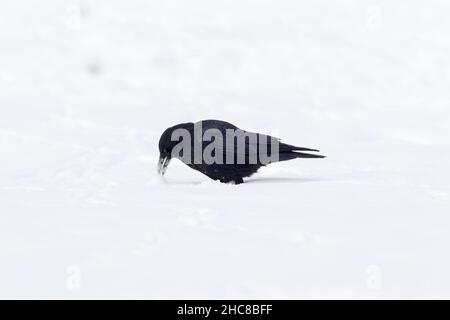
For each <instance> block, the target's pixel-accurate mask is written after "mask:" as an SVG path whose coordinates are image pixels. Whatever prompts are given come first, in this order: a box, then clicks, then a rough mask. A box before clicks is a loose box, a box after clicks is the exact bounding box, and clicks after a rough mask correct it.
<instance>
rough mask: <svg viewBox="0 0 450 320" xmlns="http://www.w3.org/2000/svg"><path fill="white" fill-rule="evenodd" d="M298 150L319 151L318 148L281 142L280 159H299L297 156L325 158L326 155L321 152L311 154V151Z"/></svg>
mask: <svg viewBox="0 0 450 320" xmlns="http://www.w3.org/2000/svg"><path fill="white" fill-rule="evenodd" d="M298 151H311V152H319V150H317V149H309V148H302V147H296V146H291V145H289V144H284V143H281V144H280V150H279V161H286V160H292V159H297V158H310V159H313V158H315V159H319V158H325V156H322V155H320V154H311V153H305V152H298Z"/></svg>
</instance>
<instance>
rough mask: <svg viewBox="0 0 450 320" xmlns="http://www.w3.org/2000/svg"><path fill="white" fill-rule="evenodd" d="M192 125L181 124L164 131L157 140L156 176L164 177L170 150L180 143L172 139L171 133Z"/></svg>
mask: <svg viewBox="0 0 450 320" xmlns="http://www.w3.org/2000/svg"><path fill="white" fill-rule="evenodd" d="M192 126H193V124H192V123H183V124H179V125H176V126H173V127H170V128H168V129H166V130H165V131H164V132H163V134H162V135H161V138H160V139H159V161H158V174H160V175H164V174H165V173H166V171H167V167H168V166H169V163H170V160H171V159H172V150H173V148H174V147H175V146H176V145H177V144H178V143H179V142H180V141H179V140H177V139H175V140H173V139H172V133H173V132H174V131H175V130H177V129H189V128H190V127H192Z"/></svg>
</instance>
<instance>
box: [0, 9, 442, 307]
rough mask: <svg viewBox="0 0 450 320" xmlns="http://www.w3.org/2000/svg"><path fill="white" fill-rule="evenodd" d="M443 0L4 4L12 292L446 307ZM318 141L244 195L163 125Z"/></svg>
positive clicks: (7, 273) (1, 262)
mask: <svg viewBox="0 0 450 320" xmlns="http://www.w3.org/2000/svg"><path fill="white" fill-rule="evenodd" d="M449 12H450V3H449V2H448V1H447V0H442V1H438V0H429V1H419V0H416V1H407V0H403V1H387V0H386V1H377V0H372V1H361V0H345V1H344V0H342V1H333V0H320V1H296V0H295V1H294V0H292V1H280V0H278V1H263V0H252V1H249V0H239V1H225V0H224V1H217V0H203V1H199V0H195V1H183V0H177V1H173V0H167V1H166V0H165V1H156V0H150V1H149V0H129V1H120V0H114V1H112V0H96V1H87V0H84V1H81V0H80V1H79V0H73V1H57V0H41V1H39V2H37V1H32V0H20V1H6V0H4V1H1V3H0V108H1V109H0V110H1V113H0V297H1V298H161V299H162V298H192V299H195V298H210V299H215V298H276V299H278V298H288V299H291V298H450V254H449V245H450V216H449V214H450V199H449V193H450V187H449V185H450V184H449V180H450V168H449V160H450V128H449V119H450V90H449V89H450V58H449V57H450V36H449V31H450V21H449V20H448V14H449ZM211 118H212V119H222V120H226V121H229V122H232V123H234V124H236V125H237V126H239V127H241V128H243V129H247V130H255V131H260V132H264V133H269V134H274V135H276V136H279V137H281V138H283V141H285V142H287V143H292V144H297V145H301V146H306V147H315V148H319V149H320V150H321V151H322V153H323V154H325V155H327V156H328V157H327V158H326V159H324V160H297V161H290V162H285V163H282V164H275V165H271V166H270V167H267V168H264V169H263V170H261V171H260V173H258V174H256V175H255V176H253V177H252V178H250V179H248V183H246V184H243V185H239V186H233V185H224V184H220V183H216V182H213V181H210V180H208V178H206V177H205V176H203V175H201V174H199V173H197V172H195V171H192V170H190V169H189V168H188V167H186V166H184V165H183V164H181V163H180V162H174V163H172V164H171V166H170V167H169V170H168V173H167V178H166V181H165V182H164V181H162V180H161V179H160V178H159V177H158V176H157V174H156V162H157V159H158V156H159V154H158V150H157V142H158V140H159V136H160V134H161V133H162V132H163V130H164V129H166V128H167V127H169V126H171V125H173V124H176V123H180V122H187V121H197V120H202V119H211Z"/></svg>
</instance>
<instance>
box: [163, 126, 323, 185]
mask: <svg viewBox="0 0 450 320" xmlns="http://www.w3.org/2000/svg"><path fill="white" fill-rule="evenodd" d="M200 129H201V130H200ZM208 131H209V133H210V134H209V136H210V137H209V139H208V138H206V135H207V132H208ZM227 132H234V134H235V135H234V136H228V135H227ZM180 133H181V134H184V135H183V138H182V137H181V134H180ZM205 133H206V134H205ZM211 136H212V137H211ZM250 137H253V140H252V139H251V138H250ZM227 138H228V139H227ZM231 138H232V139H233V140H231ZM240 138H242V139H243V140H240V141H244V142H243V143H242V144H241V145H239V142H238V141H239V139H240ZM185 139H186V140H188V141H183V140H185ZM182 142H184V149H183V148H181V143H182ZM227 142H228V143H230V142H234V143H233V144H232V145H231V146H230V145H229V144H227ZM274 143H277V145H278V150H277V149H276V147H274ZM208 145H210V147H209V148H208ZM212 146H215V148H212ZM239 146H242V147H239ZM196 147H197V149H196ZM211 149H214V150H211ZM208 150H210V151H211V153H210V155H211V156H212V157H215V158H214V159H215V160H217V161H215V162H213V163H211V160H209V161H208V159H206V157H205V158H204V159H203V158H197V159H196V158H195V157H196V156H199V153H200V154H201V155H200V157H201V156H202V155H203V152H205V151H208ZM263 151H265V152H266V153H263V155H267V156H270V157H272V158H271V159H270V160H267V157H264V158H263V157H262V156H261V153H262V152H263ZM299 151H310V152H318V151H319V150H316V149H308V148H301V147H296V146H292V145H289V144H284V143H281V142H280V139H278V138H274V137H271V136H267V135H264V134H260V133H252V132H247V131H244V130H241V129H239V128H238V127H236V126H234V125H232V124H231V123H228V122H225V121H220V120H203V121H199V122H197V123H192V122H189V123H182V124H178V125H176V126H173V127H170V128H168V129H166V130H165V131H164V133H163V134H162V136H161V138H160V140H159V152H160V158H159V163H158V173H159V174H161V175H164V173H165V172H166V169H167V166H168V165H169V162H170V160H171V159H172V158H178V159H180V160H181V161H182V162H184V163H185V164H186V165H188V166H189V167H191V168H192V169H194V170H197V171H200V172H201V173H203V174H205V175H206V176H208V177H210V178H211V179H213V180H219V181H220V182H223V183H234V184H240V183H243V182H244V180H243V178H245V177H249V176H251V175H252V174H254V173H255V172H256V171H258V169H259V168H261V167H262V166H265V165H267V164H269V163H272V162H278V161H286V160H291V159H296V158H325V156H322V155H317V154H310V153H304V152H299ZM239 159H240V161H239ZM244 160H245V161H244Z"/></svg>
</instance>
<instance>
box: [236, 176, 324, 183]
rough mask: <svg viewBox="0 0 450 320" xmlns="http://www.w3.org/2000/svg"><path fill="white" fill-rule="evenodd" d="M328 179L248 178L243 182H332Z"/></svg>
mask: <svg viewBox="0 0 450 320" xmlns="http://www.w3.org/2000/svg"><path fill="white" fill-rule="evenodd" d="M332 180H333V179H330V178H322V177H310V178H291V177H290V178H288V177H261V178H250V179H249V180H247V181H245V184H248V183H309V182H321V181H332Z"/></svg>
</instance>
